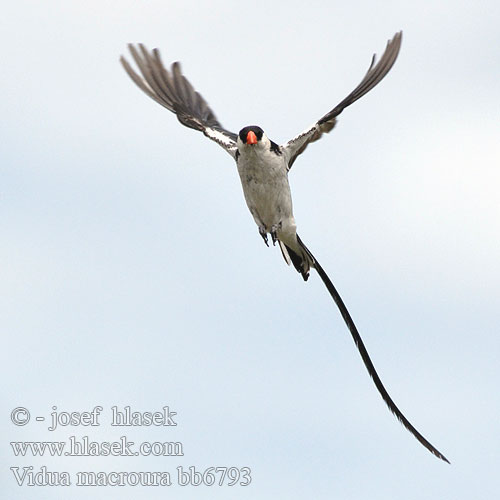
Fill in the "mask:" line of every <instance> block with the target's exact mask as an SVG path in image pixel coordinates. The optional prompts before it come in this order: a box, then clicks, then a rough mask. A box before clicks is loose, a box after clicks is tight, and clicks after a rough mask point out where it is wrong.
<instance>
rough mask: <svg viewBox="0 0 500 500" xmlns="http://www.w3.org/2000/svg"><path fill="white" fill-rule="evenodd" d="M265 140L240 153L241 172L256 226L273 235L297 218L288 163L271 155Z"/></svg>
mask: <svg viewBox="0 0 500 500" xmlns="http://www.w3.org/2000/svg"><path fill="white" fill-rule="evenodd" d="M265 139H267V138H263V140H261V141H259V143H257V144H255V145H251V146H246V145H245V146H243V147H242V148H241V149H240V155H239V158H238V172H239V174H240V179H241V185H242V186H243V193H244V195H245V200H246V202H247V205H248V208H249V209H250V212H251V213H252V215H253V217H254V219H255V222H256V223H257V225H258V226H259V227H261V226H263V227H264V228H265V229H266V231H267V232H270V231H271V228H272V227H273V226H277V225H279V223H280V222H281V223H282V224H284V225H287V226H288V225H289V224H290V223H291V222H293V214H292V197H291V193H290V186H289V184H288V172H287V168H286V160H285V158H284V156H283V155H277V154H276V153H275V152H274V151H271V150H270V142H269V139H267V140H265Z"/></svg>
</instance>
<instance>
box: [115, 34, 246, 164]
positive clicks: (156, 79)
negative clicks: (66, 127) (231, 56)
mask: <svg viewBox="0 0 500 500" xmlns="http://www.w3.org/2000/svg"><path fill="white" fill-rule="evenodd" d="M128 48H129V50H130V53H131V54H132V57H133V59H134V61H135V63H136V64H137V67H138V68H139V70H140V72H141V74H142V77H141V76H140V75H138V74H137V73H136V72H135V71H134V70H133V69H132V67H131V66H130V64H129V63H128V61H127V60H126V59H125V58H124V57H123V56H121V57H120V62H121V63H122V65H123V67H124V68H125V71H126V72H127V73H128V75H129V76H130V78H132V80H133V81H134V82H135V84H136V85H137V86H138V87H139V88H140V89H141V90H142V91H143V92H144V93H145V94H147V95H148V96H149V97H151V99H154V100H155V101H156V102H157V103H159V104H161V105H162V106H164V107H165V108H167V109H168V110H170V111H172V112H173V113H175V114H176V115H177V118H178V120H179V121H180V122H181V123H182V124H183V125H185V126H186V127H189V128H193V129H195V130H199V131H201V132H203V133H204V134H205V135H206V136H207V137H208V138H209V139H212V140H213V141H215V142H216V143H217V144H219V145H220V146H222V147H223V148H224V149H225V150H226V151H227V152H228V153H229V154H230V155H231V156H233V157H234V156H235V154H236V151H237V147H236V140H237V135H236V134H234V133H233V132H229V131H228V130H226V129H225V128H224V127H223V126H222V125H221V124H220V123H219V121H218V120H217V118H216V116H215V114H214V112H213V111H212V110H211V109H210V107H209V106H208V104H207V101H205V99H203V97H202V96H201V95H200V94H199V93H198V92H196V90H194V88H193V86H192V85H191V84H190V83H189V81H188V80H187V78H186V77H185V76H184V75H183V74H182V73H181V65H180V64H179V63H178V62H174V63H173V64H172V67H171V70H170V72H169V71H168V70H167V69H166V68H165V66H164V65H163V62H162V60H161V57H160V51H159V50H158V49H153V50H152V51H148V50H147V49H146V47H145V46H144V45H143V44H139V45H138V48H136V47H134V45H132V44H129V45H128Z"/></svg>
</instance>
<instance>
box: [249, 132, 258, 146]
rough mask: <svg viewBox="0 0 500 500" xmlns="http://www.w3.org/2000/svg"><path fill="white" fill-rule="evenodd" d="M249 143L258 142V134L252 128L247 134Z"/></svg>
mask: <svg viewBox="0 0 500 500" xmlns="http://www.w3.org/2000/svg"><path fill="white" fill-rule="evenodd" d="M247 144H257V136H256V135H255V133H254V132H252V131H251V130H250V132H248V134H247Z"/></svg>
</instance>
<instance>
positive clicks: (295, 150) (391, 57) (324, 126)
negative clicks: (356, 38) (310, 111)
mask: <svg viewBox="0 0 500 500" xmlns="http://www.w3.org/2000/svg"><path fill="white" fill-rule="evenodd" d="M402 36H403V32H402V31H400V32H399V33H396V34H395V35H394V37H393V39H392V40H389V41H388V42H387V47H386V49H385V52H384V54H383V55H382V57H381V59H380V61H378V63H377V64H375V61H376V55H375V54H374V55H373V58H372V62H371V64H370V67H369V68H368V71H367V72H366V75H365V76H364V78H363V80H361V83H360V84H359V85H358V86H357V87H356V88H355V89H354V90H353V91H352V92H351V93H350V94H349V95H348V96H347V97H346V98H345V99H344V100H343V101H342V102H341V103H339V104H337V106H335V107H334V108H333V109H332V110H331V111H330V112H329V113H327V114H326V115H325V116H323V117H322V118H320V119H319V120H318V121H317V122H316V123H315V124H314V125H313V126H312V127H309V128H308V129H307V130H305V131H304V132H302V133H301V134H299V135H297V136H296V137H294V138H293V139H291V140H290V141H288V142H287V143H286V144H283V145H282V146H281V149H282V150H283V152H284V153H285V155H287V157H288V169H290V168H291V167H292V165H293V162H294V161H295V160H296V158H297V156H299V155H300V153H302V152H303V151H304V149H306V147H307V145H308V144H309V143H310V142H314V141H317V140H318V139H319V138H320V137H321V136H322V135H323V134H324V133H326V132H330V130H332V129H333V127H334V126H335V123H336V121H337V116H338V115H340V113H342V111H343V110H344V108H346V107H347V106H350V105H351V104H352V103H353V102H355V101H357V100H358V99H359V98H360V97H362V96H364V95H365V94H366V93H367V92H369V91H370V90H371V89H372V88H373V87H375V86H376V85H377V84H378V83H379V82H380V81H381V80H382V79H383V78H384V76H385V75H387V73H389V70H390V69H391V68H392V65H393V64H394V62H395V61H396V58H397V57H398V54H399V49H400V47H401V38H402Z"/></svg>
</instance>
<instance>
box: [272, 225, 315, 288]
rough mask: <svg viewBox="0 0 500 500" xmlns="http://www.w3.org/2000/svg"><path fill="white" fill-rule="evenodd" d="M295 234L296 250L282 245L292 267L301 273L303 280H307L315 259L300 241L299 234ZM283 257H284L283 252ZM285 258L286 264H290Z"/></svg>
mask: <svg viewBox="0 0 500 500" xmlns="http://www.w3.org/2000/svg"><path fill="white" fill-rule="evenodd" d="M296 236H297V243H298V248H297V249H296V250H294V249H292V248H291V247H290V246H289V245H286V244H284V246H285V248H286V250H287V253H288V255H289V259H290V260H291V261H292V264H293V267H295V269H297V271H298V272H299V273H300V274H301V275H302V278H303V279H304V281H307V280H308V278H309V271H310V269H311V267H314V263H315V259H314V257H313V254H312V253H311V252H310V251H309V250H308V249H307V247H306V246H305V245H304V243H302V240H301V239H300V238H299V235H298V234H297V235H296ZM280 244H281V241H280ZM280 246H281V245H280ZM281 251H282V252H283V248H282V249H281ZM283 257H285V253H284V252H283ZM285 260H286V261H287V263H288V265H290V262H289V261H288V260H287V258H286V257H285Z"/></svg>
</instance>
